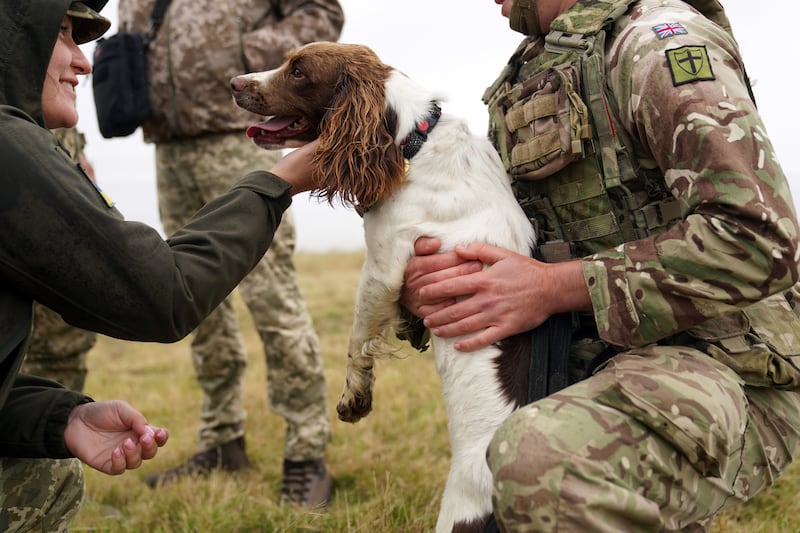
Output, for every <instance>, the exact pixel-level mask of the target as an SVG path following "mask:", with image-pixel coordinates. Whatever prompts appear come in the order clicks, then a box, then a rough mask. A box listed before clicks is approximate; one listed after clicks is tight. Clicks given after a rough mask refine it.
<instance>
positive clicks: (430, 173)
mask: <svg viewBox="0 0 800 533" xmlns="http://www.w3.org/2000/svg"><path fill="white" fill-rule="evenodd" d="M231 88H232V91H233V94H234V97H235V100H236V103H237V104H238V105H239V106H241V107H243V108H245V109H248V110H250V111H252V112H254V113H257V114H260V115H265V116H269V117H271V118H269V120H267V121H265V122H262V123H260V124H257V125H254V126H251V127H250V128H249V129H248V131H247V135H248V136H249V137H252V139H253V141H254V142H255V143H256V144H257V145H259V146H261V147H263V148H266V149H281V148H289V147H297V146H301V145H302V144H305V143H307V142H309V141H311V140H312V139H315V138H317V137H319V139H320V145H319V150H318V152H317V154H316V156H315V165H316V167H315V172H314V178H315V180H316V182H317V183H318V184H319V188H320V195H321V196H323V197H326V198H327V199H328V200H329V201H331V202H332V201H333V200H334V199H337V198H338V199H339V200H341V201H342V202H343V203H345V204H346V205H351V206H355V207H357V208H358V209H359V210H360V211H361V212H363V218H364V232H365V237H366V259H365V263H364V267H363V271H362V274H361V281H360V285H359V287H358V295H357V298H356V306H355V320H354V324H353V329H352V334H351V337H350V345H349V348H348V353H347V356H348V362H347V379H346V385H345V388H344V392H343V394H342V397H341V400H340V401H339V405H338V406H337V411H338V413H339V418H340V419H342V420H344V421H347V422H356V421H358V420H359V419H360V418H362V417H364V416H366V415H367V414H368V413H369V412H370V410H371V409H372V386H373V383H374V374H373V363H374V358H375V357H376V356H382V355H386V354H387V353H391V348H387V339H388V335H390V331H391V329H392V328H393V327H394V328H403V327H404V325H403V324H401V318H400V316H401V315H400V311H399V307H398V299H399V295H400V290H401V287H402V284H403V272H404V269H405V266H406V263H407V261H408V260H409V259H410V258H411V257H412V255H413V254H414V241H415V240H416V239H417V238H418V237H421V236H434V237H438V238H439V239H441V241H442V250H449V249H452V248H453V247H454V246H455V245H456V244H459V243H472V242H487V243H490V244H493V245H496V246H501V247H503V248H507V249H510V250H514V251H516V252H518V253H521V254H525V255H528V254H529V253H530V251H531V249H532V247H533V245H534V234H533V229H532V227H531V224H530V222H529V221H528V218H527V217H526V216H525V214H524V213H523V212H522V210H521V209H520V207H519V206H518V204H517V202H516V200H515V199H514V195H513V194H512V192H511V187H510V185H509V182H508V178H507V177H506V173H505V171H504V169H503V165H502V163H501V161H500V158H499V157H498V155H497V153H496V152H495V150H494V148H493V147H492V145H491V144H490V143H489V141H488V140H487V139H485V138H483V137H477V136H474V135H472V134H471V133H470V131H469V129H468V127H467V125H466V123H465V121H464V120H462V119H460V118H457V117H453V116H449V115H447V114H441V112H440V111H439V105H438V103H439V98H438V97H437V96H436V95H435V94H433V93H432V92H430V91H428V90H427V89H425V88H423V87H421V86H419V85H418V84H416V83H415V82H414V81H412V80H411V79H410V78H408V77H407V76H405V75H403V74H402V73H400V72H398V71H397V70H395V69H394V68H392V67H390V66H388V65H385V64H383V63H382V62H381V61H380V59H379V58H378V57H377V56H376V55H375V53H374V52H373V51H372V50H370V49H369V48H367V47H365V46H360V45H352V44H341V43H338V44H334V43H313V44H309V45H306V46H304V47H302V48H300V49H298V50H295V51H294V52H292V53H290V54H289V55H288V57H287V59H286V61H285V62H284V63H283V65H281V66H280V67H279V68H277V69H275V70H271V71H268V72H260V73H253V74H247V75H243V76H237V77H235V78H233V79H232V80H231ZM528 339H529V336H527V335H519V336H516V337H514V338H513V339H507V340H506V341H504V342H502V343H500V344H499V345H498V346H492V347H489V348H485V349H483V350H480V351H476V352H473V353H469V354H464V353H458V352H457V351H456V350H455V349H454V348H453V342H454V339H441V338H436V337H433V338H432V343H433V347H434V352H435V358H436V368H437V370H438V372H439V375H440V378H441V383H442V390H443V393H444V398H445V403H446V405H447V414H448V427H449V432H450V441H451V446H452V461H451V469H450V473H449V476H448V479H447V484H446V486H445V490H444V494H443V497H442V504H441V510H440V514H439V518H438V522H437V526H436V530H437V532H450V531H483V528H484V525H485V523H486V522H487V521H488V519H489V517H490V515H491V512H492V502H491V493H492V477H491V473H490V472H489V469H488V467H487V465H486V461H485V453H486V448H487V446H488V444H489V441H490V439H491V437H492V435H493V434H494V432H495V430H496V428H497V426H498V425H499V424H500V423H501V422H502V421H503V420H504V419H505V418H506V417H507V416H508V415H509V414H510V413H511V412H512V411H513V410H514V409H515V408H516V407H517V406H519V405H520V404H522V403H525V394H526V391H527V380H528V376H527V368H528V366H527V365H528V363H527V358H528V346H527V345H525V346H521V344H525V343H527V342H528Z"/></svg>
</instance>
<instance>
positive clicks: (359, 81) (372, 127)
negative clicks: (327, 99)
mask: <svg viewBox="0 0 800 533" xmlns="http://www.w3.org/2000/svg"><path fill="white" fill-rule="evenodd" d="M362 55H363V57H362ZM362 55H359V57H350V58H348V61H347V63H346V65H344V66H343V69H342V75H341V77H340V79H339V84H338V87H337V91H336V97H335V98H334V102H333V104H332V106H331V110H330V111H328V112H327V113H326V114H325V117H324V118H323V119H322V124H321V126H320V137H319V139H320V143H319V149H318V151H317V154H316V156H315V158H314V164H315V168H314V171H315V179H316V180H318V181H317V182H318V183H320V184H322V190H321V191H320V195H321V196H324V197H327V198H328V201H329V202H331V201H333V197H334V196H337V195H338V196H339V198H340V199H341V201H342V202H343V203H344V204H345V205H351V206H352V205H358V206H360V207H362V208H369V207H371V206H372V205H374V204H375V203H376V202H378V201H380V200H381V199H383V198H385V197H387V196H389V195H390V194H391V192H392V190H393V189H394V187H395V186H396V185H397V184H399V183H401V182H402V180H403V177H404V173H405V165H404V163H403V156H402V153H401V150H400V148H399V147H398V146H396V145H395V143H394V136H395V128H394V127H393V126H392V125H391V124H390V122H394V121H392V120H389V118H388V117H387V116H386V96H385V87H386V80H387V79H388V77H389V74H390V72H391V68H390V67H388V66H387V65H384V64H383V63H381V62H380V61H379V60H378V59H377V56H375V55H374V54H373V53H372V51H371V50H368V49H367V50H366V51H364V52H363V53H362Z"/></svg>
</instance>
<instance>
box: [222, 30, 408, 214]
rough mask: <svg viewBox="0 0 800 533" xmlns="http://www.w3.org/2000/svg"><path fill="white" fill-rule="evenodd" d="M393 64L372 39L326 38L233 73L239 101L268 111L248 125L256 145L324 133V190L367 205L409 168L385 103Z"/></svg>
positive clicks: (320, 156) (317, 162) (320, 176)
mask: <svg viewBox="0 0 800 533" xmlns="http://www.w3.org/2000/svg"><path fill="white" fill-rule="evenodd" d="M391 72H392V68H391V67H389V66H388V65H385V64H383V63H382V62H381V61H380V59H379V58H378V56H377V55H376V54H375V53H374V52H373V51H372V50H371V49H369V48H368V47H366V46H361V45H355V44H342V43H328V42H320V43H312V44H308V45H305V46H303V47H301V48H298V49H297V50H294V51H293V52H291V53H289V55H288V56H287V57H286V60H285V61H284V63H283V64H282V65H281V66H280V67H278V68H277V69H275V70H270V71H267V72H258V73H252V74H245V75H242V76H237V77H235V78H233V79H232V80H231V90H232V92H233V96H234V99H235V101H236V104H237V105H239V106H240V107H242V108H244V109H247V110H248V111H251V112H253V113H256V114H259V115H263V116H266V117H268V119H267V120H266V121H264V122H260V123H258V124H255V125H253V126H251V127H250V128H248V130H247V135H248V137H251V138H252V139H253V141H254V142H255V143H256V144H257V145H259V146H261V147H262V148H266V149H281V148H293V147H298V146H302V145H304V144H307V143H308V142H310V141H312V140H313V139H316V138H317V137H319V139H320V145H319V150H318V152H317V154H316V156H315V159H314V166H315V169H314V179H315V180H316V181H317V183H319V184H320V192H319V194H320V196H323V197H327V198H328V200H329V201H332V200H333V198H334V197H339V198H340V199H341V200H342V201H343V202H344V203H345V204H349V205H355V204H359V205H361V206H363V207H369V206H371V205H373V204H375V203H376V202H377V201H379V200H381V199H383V198H385V197H386V196H388V195H389V194H391V190H392V189H393V188H394V186H395V185H396V184H397V183H399V182H400V181H402V178H403V175H404V163H403V158H402V154H401V151H400V148H399V147H398V146H397V145H396V144H395V135H396V131H395V130H396V124H395V123H396V117H395V115H394V113H392V112H390V111H387V109H386V82H387V80H388V78H389V76H390V74H391Z"/></svg>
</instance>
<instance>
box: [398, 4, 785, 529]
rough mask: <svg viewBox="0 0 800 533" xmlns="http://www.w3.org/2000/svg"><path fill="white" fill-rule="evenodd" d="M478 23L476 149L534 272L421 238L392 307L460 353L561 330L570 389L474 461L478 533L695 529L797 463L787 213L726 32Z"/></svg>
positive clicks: (556, 9) (529, 10)
mask: <svg viewBox="0 0 800 533" xmlns="http://www.w3.org/2000/svg"><path fill="white" fill-rule="evenodd" d="M496 3H498V4H501V5H502V12H503V14H504V15H506V16H509V17H510V22H511V26H512V28H513V29H516V30H518V31H520V32H522V33H524V34H526V37H525V39H524V40H523V42H522V43H521V45H520V47H519V48H518V50H517V52H516V53H515V54H514V55H513V56H512V59H511V61H510V62H509V65H508V66H507V67H506V68H505V69H504V70H503V72H502V74H501V76H500V78H499V79H498V80H497V81H496V82H495V83H494V84H493V85H492V86H491V87H490V89H489V90H488V91H487V93H486V95H485V101H486V102H487V103H488V105H489V112H490V118H491V122H490V136H491V138H492V139H493V141H494V142H495V144H496V147H497V149H498V152H499V153H500V155H501V156H502V158H503V160H504V162H505V163H506V166H507V170H508V174H509V177H510V179H511V180H512V185H513V188H514V190H515V193H516V194H517V197H518V200H519V202H520V205H521V206H522V207H523V208H524V209H525V211H526V212H527V213H528V215H529V217H530V219H531V221H532V223H534V224H535V226H536V228H537V233H538V237H539V239H540V243H539V249H540V251H541V254H542V256H543V258H544V259H545V260H546V261H547V262H542V261H538V260H536V259H532V258H528V257H522V256H519V255H516V254H513V253H511V252H509V251H506V250H502V249H498V248H493V247H491V246H487V245H470V246H464V247H461V248H459V249H457V251H456V252H454V253H448V254H441V255H436V256H434V255H426V254H430V253H432V252H434V251H435V250H436V249H437V248H438V243H437V242H436V241H431V240H421V241H420V242H419V243H418V245H417V252H418V254H420V255H419V256H418V257H416V258H415V259H414V260H413V261H412V264H411V265H410V266H409V268H408V270H407V272H406V274H407V284H406V290H405V293H404V302H406V304H407V306H408V307H409V309H410V310H411V311H412V312H413V313H414V314H416V315H418V316H422V317H424V325H426V326H427V327H429V328H432V331H434V332H435V333H436V334H437V335H439V336H445V337H452V336H461V335H463V336H464V338H462V339H459V340H458V342H457V347H458V348H460V349H461V350H463V351H465V352H468V351H469V350H472V349H475V348H478V347H480V346H485V345H488V344H490V343H493V342H497V341H498V340H500V339H502V338H504V337H506V336H509V335H513V334H517V333H521V332H524V331H526V330H529V329H531V328H535V327H537V326H540V325H541V324H545V326H544V327H549V326H548V324H549V323H550V321H549V319H550V317H553V316H554V315H557V314H561V313H569V314H571V315H572V324H573V331H572V341H571V345H569V346H568V350H567V351H568V353H565V355H564V357H568V358H569V363H570V367H571V368H572V369H573V370H575V371H576V372H575V373H574V374H573V375H572V376H571V377H572V380H571V383H572V384H571V385H569V386H567V387H566V388H563V389H562V390H558V391H556V390H551V391H549V395H546V397H545V398H544V399H539V400H538V401H534V402H533V403H531V404H529V405H527V406H525V407H523V408H521V409H519V410H518V411H516V412H515V413H514V414H512V415H511V417H509V419H508V420H506V421H505V422H504V423H503V425H502V426H501V427H500V429H499V430H498V431H497V433H496V434H495V436H494V439H493V441H492V444H491V445H490V447H489V450H488V464H489V467H490V469H491V470H492V473H493V476H494V496H493V503H494V513H495V518H496V521H497V524H498V525H499V527H500V529H501V530H502V531H526V532H527V531H614V532H617V531H678V530H680V531H703V530H706V529H707V528H708V527H709V525H710V523H711V521H712V520H713V518H714V516H715V515H716V514H717V513H718V512H719V511H720V510H721V509H724V508H726V507H728V506H731V505H734V504H736V503H738V502H742V501H744V500H747V499H749V498H751V497H752V496H753V495H755V494H757V493H758V492H760V491H762V490H763V489H764V488H766V487H768V486H769V485H771V484H772V483H773V482H774V480H775V479H776V478H777V477H778V476H779V475H780V474H781V472H783V470H784V469H785V468H786V467H787V466H788V465H789V464H790V463H791V461H792V458H793V456H795V455H796V454H797V453H798V452H800V366H799V365H798V361H800V342H798V339H800V285H798V277H799V276H800V272H799V270H800V269H799V268H798V257H799V255H800V247H798V233H799V229H798V220H797V213H796V211H795V208H794V206H793V205H792V200H791V194H790V191H789V186H788V183H787V180H786V177H785V176H784V174H783V172H782V170H781V167H780V165H779V163H778V160H777V157H776V155H775V153H774V151H773V148H772V145H771V144H770V141H769V137H768V136H767V132H766V129H765V127H764V124H763V122H762V120H761V118H760V116H759V114H758V111H757V110H756V106H755V103H754V100H753V97H752V94H751V91H750V87H749V83H748V80H747V76H746V73H745V69H744V65H743V63H742V58H741V56H740V53H739V50H738V46H737V44H736V41H735V40H734V38H733V34H732V32H731V28H730V24H729V22H728V19H727V18H726V17H725V13H724V10H723V8H722V6H721V5H720V4H719V3H718V2H717V1H716V0H689V1H688V2H682V1H680V0H640V1H634V0H610V1H599V0H577V1H576V0H538V1H537V0H524V1H523V0H505V1H502V0H496ZM477 262H479V263H477ZM481 263H484V264H486V265H488V268H486V269H485V270H484V269H482V265H481ZM464 357H469V354H468V353H465V354H464ZM582 378H585V379H582Z"/></svg>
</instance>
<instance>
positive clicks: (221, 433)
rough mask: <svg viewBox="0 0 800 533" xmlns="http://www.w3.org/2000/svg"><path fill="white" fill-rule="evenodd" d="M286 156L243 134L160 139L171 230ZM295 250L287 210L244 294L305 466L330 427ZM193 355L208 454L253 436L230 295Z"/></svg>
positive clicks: (201, 331) (276, 397) (289, 438)
mask: <svg viewBox="0 0 800 533" xmlns="http://www.w3.org/2000/svg"><path fill="white" fill-rule="evenodd" d="M280 155H281V154H280V152H269V151H266V150H262V149H260V148H258V147H256V146H255V145H254V144H253V143H252V141H250V139H248V138H247V137H246V136H245V135H244V133H243V132H238V133H226V134H215V135H207V136H203V137H200V138H196V139H188V140H181V141H175V142H169V143H159V144H158V145H157V146H156V166H157V183H158V198H159V211H160V216H161V222H162V224H163V226H164V230H165V232H166V233H167V234H168V235H169V234H171V233H172V232H174V231H175V230H176V229H178V228H179V227H181V226H182V225H183V224H184V222H185V221H186V220H187V219H188V218H189V217H190V216H191V215H192V214H194V212H195V211H197V210H198V209H199V208H200V207H202V206H203V205H204V204H205V203H207V202H208V201H210V200H212V199H213V198H215V197H217V196H219V195H220V194H222V193H224V192H225V191H227V190H228V189H229V188H230V187H231V186H232V185H233V184H234V183H235V182H236V181H237V180H238V179H239V178H241V177H242V176H244V175H245V174H246V173H247V172H249V171H252V170H269V169H270V168H271V167H272V166H273V164H274V163H275V161H277V159H278V158H279V157H280ZM294 247H295V230H294V222H293V219H292V215H291V213H290V212H289V211H287V212H286V213H285V214H284V217H283V221H282V222H281V225H280V227H279V228H278V231H277V232H276V234H275V237H274V240H273V241H272V245H271V246H270V249H269V250H268V251H267V253H266V254H265V255H264V258H263V259H262V260H261V261H260V262H259V263H258V265H256V267H255V268H254V269H253V271H252V272H251V273H250V274H249V275H248V276H247V277H246V278H245V279H244V280H242V282H241V283H240V284H239V286H238V290H239V294H240V295H241V296H242V299H243V300H244V302H245V304H246V305H247V308H248V310H249V312H250V314H251V315H252V317H253V320H254V323H255V327H256V329H257V331H258V333H259V336H260V337H261V341H262V344H263V348H264V355H265V357H266V362H267V394H268V398H269V404H270V407H271V408H272V410H273V411H275V412H276V413H278V414H279V415H280V416H282V417H283V418H284V419H285V420H286V424H287V428H286V438H285V444H284V454H285V458H286V459H290V460H293V461H301V460H309V459H319V458H322V457H323V456H324V454H325V449H326V447H327V444H328V441H329V440H330V427H329V421H328V416H327V411H326V386H325V376H324V372H323V364H322V355H321V351H320V346H319V340H318V338H317V334H316V332H315V331H314V326H313V324H312V321H311V316H310V314H309V312H308V309H307V307H306V303H305V300H304V299H303V296H302V294H301V293H300V289H299V288H298V286H297V282H296V279H295V268H294V261H293V256H294ZM191 354H192V362H193V364H194V368H195V371H196V374H197V380H198V382H199V383H200V386H201V387H202V389H203V393H204V397H203V402H202V407H201V414H200V417H201V418H200V420H201V422H200V429H199V440H200V449H201V450H207V449H210V448H213V447H216V446H219V445H221V444H224V443H225V442H228V441H230V440H232V439H235V438H238V437H240V436H242V435H244V421H245V417H246V413H245V411H244V408H243V406H242V382H243V377H244V371H245V366H246V364H247V354H246V350H245V345H244V342H243V339H242V336H241V334H240V330H239V326H238V323H237V319H236V315H235V312H234V309H233V306H232V303H231V299H230V297H229V298H228V299H227V300H225V301H224V302H223V303H222V304H221V305H220V306H219V307H218V308H217V309H216V310H215V311H214V312H212V314H211V315H210V316H209V317H208V318H207V319H206V320H204V321H203V322H202V323H201V324H200V326H199V327H198V328H197V329H196V330H195V331H194V333H193V335H192V341H191Z"/></svg>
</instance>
